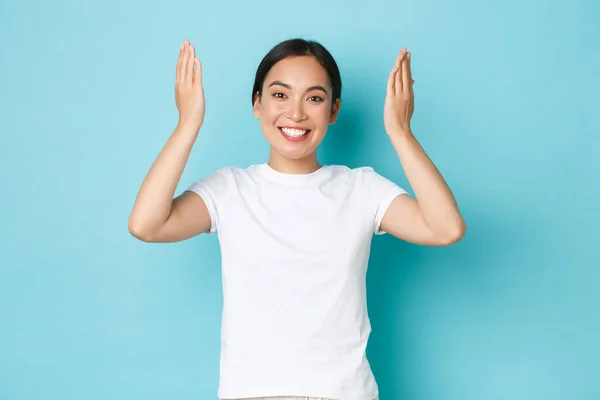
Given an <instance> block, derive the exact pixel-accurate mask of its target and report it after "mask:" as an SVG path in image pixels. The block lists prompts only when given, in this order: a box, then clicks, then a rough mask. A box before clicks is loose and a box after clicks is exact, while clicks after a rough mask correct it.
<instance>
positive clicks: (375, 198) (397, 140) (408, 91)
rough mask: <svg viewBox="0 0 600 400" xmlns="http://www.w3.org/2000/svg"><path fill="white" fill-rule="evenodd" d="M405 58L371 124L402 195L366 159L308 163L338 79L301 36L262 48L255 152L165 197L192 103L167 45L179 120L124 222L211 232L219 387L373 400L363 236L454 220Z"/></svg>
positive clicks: (163, 238)
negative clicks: (218, 297) (398, 170)
mask: <svg viewBox="0 0 600 400" xmlns="http://www.w3.org/2000/svg"><path fill="white" fill-rule="evenodd" d="M410 57H411V55H410V53H408V52H407V51H406V49H402V51H401V52H400V54H399V55H398V57H397V59H396V64H395V66H394V68H393V69H392V71H391V73H390V76H389V78H388V82H387V95H386V100H385V105H384V124H385V128H386V133H387V134H388V137H389V139H390V142H391V143H392V145H393V146H394V148H395V150H396V152H397V154H398V156H399V160H400V163H401V164H402V166H403V167H404V170H405V172H406V174H407V177H408V179H409V181H410V183H411V186H412V188H413V190H414V192H415V195H416V199H414V198H412V197H411V196H409V195H408V193H407V192H406V191H405V190H404V189H402V188H400V187H399V186H398V185H396V184H395V183H394V182H391V181H390V180H388V179H386V178H384V177H383V176H381V175H379V174H378V173H376V172H375V171H374V170H373V169H372V168H370V167H361V168H349V167H346V166H343V165H328V166H323V165H320V164H319V162H318V160H317V148H318V146H319V145H320V144H321V142H322V141H323V138H324V137H325V135H326V134H327V129H328V127H329V125H330V124H333V123H335V121H336V118H337V116H338V113H339V111H340V106H341V88H342V84H341V78H340V73H339V70H338V67H337V64H336V62H335V60H334V59H333V57H332V56H331V54H330V53H329V52H328V51H327V50H326V49H325V48H324V47H323V46H322V45H321V44H319V43H317V42H314V41H305V40H302V39H292V40H288V41H285V42H282V43H280V44H278V45H277V46H275V47H274V48H273V49H272V50H271V51H270V52H269V53H268V54H267V55H266V56H265V57H264V59H263V60H262V62H261V63H260V65H259V67H258V70H257V72H256V77H255V82H254V87H253V90H252V106H253V111H254V115H255V116H256V118H258V119H260V125H261V129H262V132H263V134H264V136H265V138H266V140H267V142H268V143H269V145H270V148H271V151H270V156H269V160H268V161H267V162H265V163H264V164H259V165H251V166H249V167H247V168H239V167H224V168H222V169H219V170H218V171H215V172H214V173H212V174H210V175H209V176H207V177H204V178H203V179H201V180H199V181H197V182H195V183H193V184H192V185H190V186H189V188H188V190H186V191H185V192H184V193H182V194H181V195H179V196H177V197H175V198H174V195H175V189H176V187H177V184H178V182H179V179H180V178H181V174H182V172H183V169H184V167H185V164H186V162H187V159H188V157H189V154H190V151H191V149H192V146H193V144H194V142H195V140H196V137H197V135H198V132H199V131H200V128H201V126H202V123H203V121H204V108H205V107H204V91H203V89H202V68H201V64H200V61H199V59H198V58H196V55H195V49H194V47H193V46H192V45H191V44H189V43H188V42H187V41H186V42H185V43H184V44H183V45H182V46H181V49H180V55H179V59H178V62H177V73H176V86H175V89H176V90H175V93H176V103H177V107H178V109H179V123H178V124H177V127H176V129H175V131H174V132H173V133H172V135H171V137H170V138H169V140H168V141H167V143H166V145H165V146H164V148H163V150H162V151H161V153H160V154H159V156H158V158H157V159H156V161H155V162H154V164H153V165H152V167H151V168H150V171H149V172H148V174H147V176H146V178H145V180H144V182H143V183H142V186H141V188H140V190H139V194H138V197H137V199H136V202H135V205H134V208H133V210H132V212H131V215H130V218H129V230H130V232H131V233H132V234H133V235H134V236H135V237H137V238H139V239H141V240H144V241H148V242H172V241H179V240H184V239H187V238H190V237H192V236H195V235H198V234H200V233H204V232H206V233H209V234H211V233H217V234H218V235H219V243H220V247H221V253H222V271H223V272H222V274H223V296H224V309H223V325H222V335H221V338H222V348H221V365H220V373H221V374H220V385H219V393H218V395H219V397H220V398H222V399H243V398H275V396H277V398H290V399H292V398H297V399H300V398H302V399H309V398H310V399H312V398H315V399H316V398H319V399H325V398H327V399H355V400H373V399H376V398H378V396H379V390H378V386H377V383H376V380H375V377H374V376H373V373H372V371H371V368H370V365H369V362H368V361H367V358H366V347H367V342H368V339H369V335H370V331H371V329H370V323H369V318H368V312H367V308H366V285H365V283H366V270H367V264H368V260H369V253H370V242H371V239H372V235H373V234H384V233H386V232H389V233H391V234H392V235H393V236H395V237H398V238H400V239H403V240H406V241H410V242H413V243H419V244H423V245H449V244H452V243H454V242H456V241H458V240H459V239H460V238H461V237H462V235H463V234H464V231H465V224H464V221H463V219H462V217H461V215H460V212H459V210H458V207H457V205H456V202H455V200H454V197H453V195H452V193H451V191H450V189H449V188H448V186H447V185H446V182H445V181H444V179H443V178H442V177H441V175H440V174H439V172H438V170H437V168H436V167H435V165H434V164H433V163H432V162H431V160H430V159H429V157H428V156H427V155H426V153H425V152H424V151H423V149H422V148H421V146H420V145H419V143H418V141H417V140H416V138H415V137H414V136H413V134H412V131H411V129H410V118H411V116H412V112H413V99H414V96H413V92H412V83H413V80H412V74H411V71H410ZM349 249H351V251H349ZM281 396H283V397H281ZM294 396H296V397H294ZM298 396H301V397H298Z"/></svg>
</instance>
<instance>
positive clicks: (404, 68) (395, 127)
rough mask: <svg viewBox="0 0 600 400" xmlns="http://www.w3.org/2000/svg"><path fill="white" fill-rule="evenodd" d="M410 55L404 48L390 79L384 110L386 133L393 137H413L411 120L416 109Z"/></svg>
mask: <svg viewBox="0 0 600 400" xmlns="http://www.w3.org/2000/svg"><path fill="white" fill-rule="evenodd" d="M410 57H411V55H410V53H409V52H407V51H406V48H405V47H404V48H402V50H401V51H400V54H398V57H397V58H396V65H395V66H394V68H393V69H392V72H391V73H390V76H389V78H388V84H387V94H386V97H385V105H384V108H383V122H384V125H385V131H386V132H387V134H388V135H389V136H392V135H411V134H412V132H411V129H410V119H411V117H412V115H413V111H414V109H415V96H414V93H413V83H414V80H413V79H412V72H411V70H410Z"/></svg>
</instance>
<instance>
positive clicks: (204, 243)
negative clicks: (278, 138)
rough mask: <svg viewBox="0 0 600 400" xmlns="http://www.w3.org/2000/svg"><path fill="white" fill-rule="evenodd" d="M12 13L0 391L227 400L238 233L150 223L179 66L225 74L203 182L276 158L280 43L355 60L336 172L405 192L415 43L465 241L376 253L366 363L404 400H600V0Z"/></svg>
mask: <svg viewBox="0 0 600 400" xmlns="http://www.w3.org/2000/svg"><path fill="white" fill-rule="evenodd" d="M238 3H239V4H235V3H232V2H217V1H213V2H210V3H209V2H206V1H204V2H203V1H181V2H177V3H168V2H162V3H161V4H159V3H158V2H157V3H153V2H150V3H148V2H142V1H129V2H119V1H114V0H106V1H103V2H93V3H92V2H85V4H83V2H75V1H71V2H69V1H65V0H57V1H53V2H42V1H37V2H17V1H15V0H8V1H7V0H4V1H3V2H2V3H1V4H0V54H1V56H0V114H1V118H0V143H1V145H0V155H1V157H0V179H1V181H2V185H3V192H2V196H1V202H2V203H1V205H2V207H1V208H0V246H1V247H0V251H1V258H0V263H1V268H0V323H1V327H0V399H7V400H17V399H18V400H21V399H62V400H70V399H81V398H85V399H115V400H118V399H166V398H170V399H213V398H216V388H217V383H218V358H219V330H220V307H221V305H222V292H221V287H220V268H219V261H220V257H219V252H218V250H219V249H218V242H217V238H216V237H207V236H202V237H197V238H194V239H191V240H189V241H186V242H183V243H177V244H164V245H163V244H146V243H142V242H139V241H136V240H135V239H134V238H133V237H131V236H130V235H129V234H128V232H127V218H128V215H129V212H130V210H131V207H132V205H133V201H134V199H135V196H136V193H137V190H138V188H139V185H140V183H141V181H142V179H143V177H144V176H145V174H146V172H147V169H148V168H149V167H150V164H151V163H152V161H153V160H154V158H155V156H156V155H157V154H158V152H159V151H160V149H161V147H162V145H163V144H164V142H165V141H166V140H167V137H168V136H169V134H170V133H171V131H172V129H173V128H174V126H175V124H176V122H177V111H176V108H175V104H174V91H173V88H174V78H175V63H176V59H177V55H178V49H179V44H180V43H181V42H182V41H183V40H184V39H190V40H191V41H192V43H194V44H195V45H196V48H197V51H198V54H199V56H200V58H201V60H202V62H203V64H204V81H205V83H204V86H205V91H206V98H207V114H206V119H205V121H206V122H205V126H204V127H203V129H202V131H201V135H200V137H199V139H198V142H197V144H196V146H195V148H194V151H193V153H192V156H191V160H190V162H189V164H188V167H187V169H186V171H185V173H184V175H183V177H182V180H181V185H180V188H179V189H180V190H182V189H184V188H185V187H187V186H188V185H189V184H190V183H191V182H193V181H195V180H197V179H199V178H200V177H202V176H204V175H206V174H208V173H210V172H211V171H213V170H214V169H216V168H220V167H222V166H225V165H242V166H244V165H248V164H251V163H258V162H263V161H265V160H266V156H267V152H268V149H267V146H266V142H265V141H264V139H263V137H262V135H261V133H260V130H259V124H258V121H256V120H255V119H254V118H253V116H252V112H251V107H250V91H251V87H252V80H253V76H254V72H255V69H256V67H257V65H258V63H259V61H260V59H261V58H262V57H263V55H264V54H265V53H266V52H267V51H268V50H269V49H270V48H271V46H273V45H274V44H276V43H277V42H278V41H280V40H283V39H287V38H290V37H294V36H302V37H305V38H309V39H317V40H319V41H321V42H322V43H323V44H324V45H325V46H327V47H328V48H329V49H330V51H331V52H332V53H333V55H334V56H335V57H336V59H337V61H338V63H339V65H340V68H341V71H342V78H343V83H344V88H343V94H342V96H343V99H342V100H343V106H342V110H341V115H340V118H339V120H338V123H336V124H335V125H334V126H333V127H332V128H331V129H330V131H329V134H328V137H327V138H326V140H325V142H324V144H323V147H322V148H321V150H320V151H321V161H322V162H325V163H343V164H347V165H350V166H360V165H371V166H373V167H375V168H376V169H377V170H378V171H379V172H380V173H382V174H383V175H385V176H387V177H389V178H391V179H394V180H395V181H397V182H398V183H399V184H401V185H403V186H405V187H407V181H406V177H405V176H404V174H403V172H402V170H401V168H400V165H399V162H398V160H397V159H396V158H395V157H396V156H395V153H394V150H393V148H392V147H391V145H390V144H389V142H388V140H387V137H386V135H385V133H384V131H383V119H382V116H383V114H382V107H383V100H384V95H385V84H386V78H387V75H388V73H389V70H390V68H391V67H392V66H393V63H394V61H395V57H396V54H397V52H398V51H399V49H400V48H401V47H402V46H407V47H408V49H409V50H410V51H411V52H412V55H413V60H412V65H413V74H414V78H415V80H416V83H415V94H416V110H415V115H414V117H413V128H414V132H415V134H416V135H417V137H418V138H419V140H420V142H421V144H422V145H423V146H424V148H425V149H426V151H427V152H428V153H429V155H430V156H431V157H432V159H433V160H434V162H435V163H436V165H437V166H438V167H439V168H440V170H441V171H442V173H443V175H444V176H445V178H446V179H447V181H448V183H449V184H450V186H451V188H452V189H453V191H454V193H455V195H456V197H457V198H458V201H459V204H460V207H461V209H462V211H463V213H464V216H465V218H466V220H467V224H468V232H467V235H466V237H465V238H464V239H463V241H461V242H460V243H459V244H457V245H455V246H452V247H449V248H424V247H418V246H413V245H409V244H406V243H403V242H401V241H399V240H395V239H394V238H392V237H390V236H384V237H377V238H375V239H374V244H373V252H372V258H371V264H370V270H369V275H368V277H369V283H368V285H369V286H368V290H369V299H368V300H369V308H370V311H371V317H372V324H373V333H372V336H371V343H370V346H369V357H370V359H371V362H372V366H373V369H374V371H375V374H376V376H377V379H378V381H379V384H380V389H381V397H382V400H389V399H411V400H421V399H422V400H425V399H427V400H429V399H432V400H433V399H435V400H455V399H456V400H470V399H473V400H480V399H486V400H487V399H510V400H521V399H522V400H530V399H544V400H548V399H560V400H565V399H569V400H592V399H600V380H598V379H597V378H598V376H599V375H600V344H599V341H598V339H599V336H600V317H599V309H600V293H599V291H598V286H599V282H600V255H599V250H598V249H599V247H600V233H599V231H598V226H599V224H600V211H599V210H600V156H599V155H600V135H599V134H600V129H599V128H600V119H599V117H598V115H599V114H600V111H599V108H600V107H599V106H600V101H599V100H598V99H599V93H600V56H599V55H600V23H599V22H598V21H600V6H599V5H598V3H597V2H593V1H592V0H589V1H584V0H576V1H572V2H571V3H570V5H567V1H563V2H559V1H541V0H537V1H534V0H527V1H519V2H517V1H505V2H491V1H487V2H482V1H475V0H461V1H455V2H447V1H442V0H425V1H411V2H407V1H404V2H392V1H389V2H383V1H377V0H374V1H369V2H365V3H356V5H352V4H351V3H349V2H341V1H338V2H332V1H304V2H282V1H275V0H269V1H259V2H242V1H239V2H238Z"/></svg>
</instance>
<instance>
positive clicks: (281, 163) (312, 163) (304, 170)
mask: <svg viewBox="0 0 600 400" xmlns="http://www.w3.org/2000/svg"><path fill="white" fill-rule="evenodd" d="M267 164H268V165H269V167H271V168H273V169H274V170H275V171H277V172H281V173H284V174H310V173H312V172H315V171H316V170H318V169H319V168H321V165H320V164H319V161H318V160H317V155H316V154H311V155H309V156H306V157H303V158H300V159H297V160H290V159H288V158H284V157H282V156H281V155H279V154H277V152H274V151H271V155H270V156H269V162H268V163H267Z"/></svg>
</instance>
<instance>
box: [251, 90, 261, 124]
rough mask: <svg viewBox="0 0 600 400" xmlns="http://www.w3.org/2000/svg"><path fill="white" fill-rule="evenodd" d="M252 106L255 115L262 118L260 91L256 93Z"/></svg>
mask: <svg viewBox="0 0 600 400" xmlns="http://www.w3.org/2000/svg"><path fill="white" fill-rule="evenodd" d="M252 108H253V109H254V117H256V118H258V119H260V94H259V93H258V92H256V93H255V94H254V106H253V107H252Z"/></svg>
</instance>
